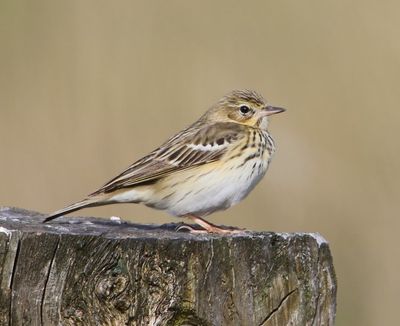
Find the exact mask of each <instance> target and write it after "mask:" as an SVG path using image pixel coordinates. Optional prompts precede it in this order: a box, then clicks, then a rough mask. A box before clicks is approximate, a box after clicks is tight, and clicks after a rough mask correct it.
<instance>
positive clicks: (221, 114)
mask: <svg viewBox="0 0 400 326" xmlns="http://www.w3.org/2000/svg"><path fill="white" fill-rule="evenodd" d="M283 111H285V109H283V108H279V107H275V106H271V105H268V104H267V102H266V101H265V100H264V98H263V97H262V96H261V95H260V94H258V93H257V92H255V91H251V90H235V91H233V92H231V93H229V94H227V95H225V96H224V97H223V98H221V99H220V100H219V101H218V102H217V103H216V104H215V105H214V106H213V107H211V109H209V110H208V111H207V112H206V114H205V115H204V116H203V119H206V120H207V121H210V122H211V121H212V122H234V123H239V124H243V125H247V126H250V127H255V128H260V129H266V128H267V126H268V116H270V115H272V114H276V113H281V112H283Z"/></svg>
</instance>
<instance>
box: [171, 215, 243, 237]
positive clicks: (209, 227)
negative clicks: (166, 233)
mask: <svg viewBox="0 0 400 326" xmlns="http://www.w3.org/2000/svg"><path fill="white" fill-rule="evenodd" d="M186 217H187V218H190V219H191V220H192V221H193V222H194V223H196V224H197V225H200V226H201V227H202V228H203V230H196V229H193V228H192V227H191V226H189V225H183V226H181V227H179V228H178V231H179V230H185V229H186V230H189V232H190V233H217V234H232V233H243V232H245V231H244V230H238V229H236V230H232V229H226V228H221V227H219V226H216V225H215V224H212V223H210V222H207V221H206V220H205V219H203V218H201V217H198V216H195V215H191V214H188V215H186Z"/></svg>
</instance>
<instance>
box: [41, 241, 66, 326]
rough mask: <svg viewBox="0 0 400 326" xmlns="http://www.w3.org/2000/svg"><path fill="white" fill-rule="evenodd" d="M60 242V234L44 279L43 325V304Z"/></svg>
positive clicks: (42, 303)
mask: <svg viewBox="0 0 400 326" xmlns="http://www.w3.org/2000/svg"><path fill="white" fill-rule="evenodd" d="M60 242H61V237H60V236H59V237H58V240H57V244H56V246H55V248H54V251H53V254H52V256H51V259H50V264H49V269H48V271H47V275H46V278H45V281H44V286H43V293H42V300H41V302H40V323H41V324H42V325H43V305H44V300H45V297H46V290H47V283H48V282H49V278H50V274H51V270H52V268H53V264H54V260H55V258H56V254H57V250H58V247H59V246H60Z"/></svg>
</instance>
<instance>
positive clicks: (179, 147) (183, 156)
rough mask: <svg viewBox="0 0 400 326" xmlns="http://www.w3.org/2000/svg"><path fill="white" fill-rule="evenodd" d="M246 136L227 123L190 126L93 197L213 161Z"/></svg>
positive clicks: (237, 125)
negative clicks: (199, 126) (198, 126)
mask: <svg viewBox="0 0 400 326" xmlns="http://www.w3.org/2000/svg"><path fill="white" fill-rule="evenodd" d="M245 134H246V133H245V127H244V126H242V125H239V124H236V123H229V122H224V123H216V124H213V125H209V126H205V127H202V128H195V127H189V128H188V129H185V130H184V131H182V132H180V133H178V134H177V135H176V136H174V137H172V138H170V139H169V140H168V141H167V142H166V143H164V144H163V145H162V146H160V147H159V148H157V149H156V150H154V151H153V152H151V153H150V154H149V155H147V156H145V157H143V158H142V159H140V160H138V161H137V162H135V163H133V164H132V165H131V166H129V167H128V169H126V170H125V171H124V172H122V173H121V174H120V175H118V176H117V177H115V178H114V179H112V180H110V181H109V182H107V183H106V184H105V185H104V186H103V187H101V188H100V189H99V190H97V191H96V192H94V193H93V194H92V195H97V194H100V193H109V192H113V191H115V190H118V189H121V188H128V187H133V186H137V185H141V184H142V185H143V184H146V183H152V182H154V181H156V180H157V179H160V178H162V177H165V176H168V175H169V174H171V173H174V172H177V171H180V170H185V169H190V168H192V167H195V166H199V165H202V164H207V163H210V162H213V161H216V160H218V159H219V158H221V157H222V156H223V155H224V154H225V153H226V151H227V149H228V147H229V146H235V143H238V141H239V140H240V139H243V138H244V137H245Z"/></svg>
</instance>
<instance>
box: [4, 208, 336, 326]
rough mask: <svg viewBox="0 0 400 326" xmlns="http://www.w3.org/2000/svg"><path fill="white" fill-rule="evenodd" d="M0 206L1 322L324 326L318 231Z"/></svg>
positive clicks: (326, 266)
mask: <svg viewBox="0 0 400 326" xmlns="http://www.w3.org/2000/svg"><path fill="white" fill-rule="evenodd" d="M43 218H44V215H43V214H40V213H36V212H31V211H26V210H22V209H17V208H7V207H4V208H1V209H0V324H1V325H137V326H139V325H199V326H200V325H204V326H205V325H207V326H208V325H217V326H220V325H245V326H247V325H333V324H334V318H335V312H336V278H335V273H334V269H333V264H332V257H331V254H330V251H329V247H328V244H327V242H326V241H325V240H324V239H323V238H322V237H321V236H320V235H318V234H308V233H291V234H288V233H272V232H248V233H247V234H245V235H224V236H221V235H212V234H205V235H198V234H189V233H185V232H176V231H175V228H176V226H177V224H168V225H161V226H158V225H139V224H131V223H125V222H121V221H120V220H118V219H117V218H112V219H110V220H104V219H99V218H60V219H58V220H56V222H54V223H52V224H43V223H41V221H42V220H43Z"/></svg>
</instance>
